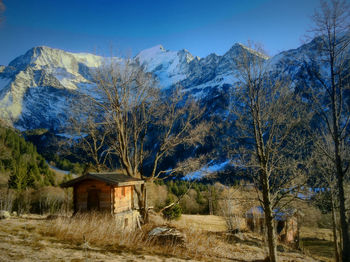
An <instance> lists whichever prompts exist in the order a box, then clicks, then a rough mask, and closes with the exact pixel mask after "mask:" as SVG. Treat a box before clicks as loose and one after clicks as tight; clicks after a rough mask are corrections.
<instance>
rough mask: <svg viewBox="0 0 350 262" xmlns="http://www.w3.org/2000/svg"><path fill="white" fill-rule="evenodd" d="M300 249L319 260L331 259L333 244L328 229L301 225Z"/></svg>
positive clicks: (332, 258) (332, 256) (332, 257)
mask: <svg viewBox="0 0 350 262" xmlns="http://www.w3.org/2000/svg"><path fill="white" fill-rule="evenodd" d="M300 237H301V243H300V246H301V248H302V250H303V251H304V252H305V253H306V254H309V255H311V256H313V257H315V258H317V259H319V260H322V261H333V260H334V246H333V236H332V231H331V230H330V229H325V228H309V227H302V228H301V229H300Z"/></svg>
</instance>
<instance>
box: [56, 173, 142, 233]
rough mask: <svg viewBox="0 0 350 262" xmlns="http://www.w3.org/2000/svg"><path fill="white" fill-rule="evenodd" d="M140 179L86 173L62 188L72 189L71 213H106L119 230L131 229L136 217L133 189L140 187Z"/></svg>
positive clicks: (137, 216)
mask: <svg viewBox="0 0 350 262" xmlns="http://www.w3.org/2000/svg"><path fill="white" fill-rule="evenodd" d="M143 183H144V181H143V180H141V179H137V178H133V177H130V176H126V175H124V174H122V173H120V172H109V173H87V174H86V175H83V176H80V177H77V178H75V179H72V180H70V181H68V182H65V183H63V184H61V186H62V187H73V210H74V214H76V213H77V212H90V211H95V212H107V213H110V214H112V215H113V216H115V217H116V219H117V220H118V221H119V222H120V223H119V224H120V226H122V227H124V228H129V229H132V228H135V227H136V225H137V224H138V219H139V213H138V211H137V210H136V209H135V206H134V186H135V185H140V184H143Z"/></svg>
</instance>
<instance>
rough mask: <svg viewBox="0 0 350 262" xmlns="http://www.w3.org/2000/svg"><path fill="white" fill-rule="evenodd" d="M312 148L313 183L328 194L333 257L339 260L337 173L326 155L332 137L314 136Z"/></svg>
mask: <svg viewBox="0 0 350 262" xmlns="http://www.w3.org/2000/svg"><path fill="white" fill-rule="evenodd" d="M314 145H315V146H314V150H313V154H312V161H311V162H312V166H313V170H315V172H314V174H313V177H314V178H315V179H316V180H315V182H314V183H315V185H316V186H317V187H320V188H323V189H325V191H326V192H327V193H329V194H327V196H329V198H330V199H327V200H330V209H331V213H332V229H333V243H334V257H335V261H336V262H339V261H341V259H340V247H339V245H338V242H339V241H338V240H339V238H338V233H337V229H338V219H337V214H336V212H337V210H338V201H337V195H338V190H337V175H336V170H335V166H334V162H333V161H332V160H331V159H330V158H329V157H328V156H327V155H332V152H333V151H334V148H333V147H334V144H333V139H332V138H331V137H330V136H329V135H328V136H327V137H325V136H322V137H321V139H320V137H314Z"/></svg>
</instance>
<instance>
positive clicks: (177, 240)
mask: <svg viewBox="0 0 350 262" xmlns="http://www.w3.org/2000/svg"><path fill="white" fill-rule="evenodd" d="M148 238H149V239H150V240H152V241H155V242H157V243H158V244H161V245H183V244H185V241H186V235H185V234H184V233H182V232H180V231H179V230H177V229H175V228H170V227H155V228H153V229H152V230H151V231H150V232H149V233H148Z"/></svg>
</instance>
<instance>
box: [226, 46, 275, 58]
mask: <svg viewBox="0 0 350 262" xmlns="http://www.w3.org/2000/svg"><path fill="white" fill-rule="evenodd" d="M242 51H243V52H244V51H245V52H248V53H251V54H253V55H256V56H258V57H261V58H263V59H265V60H266V59H269V57H268V56H267V55H265V54H264V53H262V52H259V51H256V50H254V49H252V48H250V47H248V46H246V45H244V44H242V43H235V44H234V45H233V46H232V47H231V48H230V50H228V51H227V52H226V54H231V55H232V54H234V55H237V54H239V53H241V52H242ZM226 54H225V55H226Z"/></svg>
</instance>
